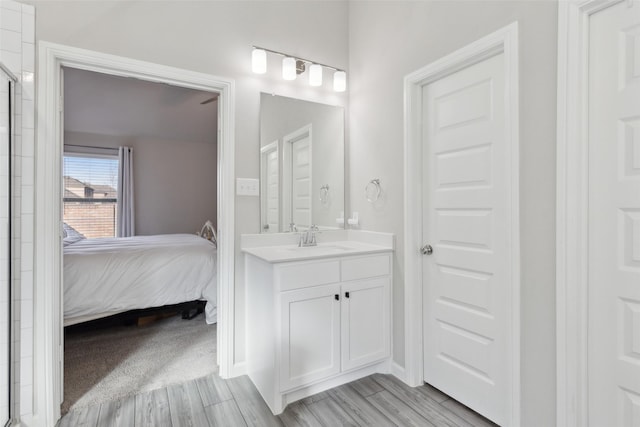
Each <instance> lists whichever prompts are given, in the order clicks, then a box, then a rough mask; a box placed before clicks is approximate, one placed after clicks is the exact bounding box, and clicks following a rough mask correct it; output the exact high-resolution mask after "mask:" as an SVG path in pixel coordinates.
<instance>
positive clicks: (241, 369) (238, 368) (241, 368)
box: [229, 362, 247, 378]
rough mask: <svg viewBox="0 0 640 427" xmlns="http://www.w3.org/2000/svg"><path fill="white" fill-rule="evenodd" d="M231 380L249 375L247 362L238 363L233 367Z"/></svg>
mask: <svg viewBox="0 0 640 427" xmlns="http://www.w3.org/2000/svg"><path fill="white" fill-rule="evenodd" d="M229 374H230V376H229V377H230V378H233V377H240V376H242V375H247V362H236V363H234V364H233V366H232V367H231V372H229Z"/></svg>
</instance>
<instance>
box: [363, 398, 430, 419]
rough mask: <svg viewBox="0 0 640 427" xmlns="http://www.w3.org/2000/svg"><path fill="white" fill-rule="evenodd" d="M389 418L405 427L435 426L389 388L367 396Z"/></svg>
mask: <svg viewBox="0 0 640 427" xmlns="http://www.w3.org/2000/svg"><path fill="white" fill-rule="evenodd" d="M366 399H367V400H368V401H369V402H371V404H372V405H373V406H375V407H376V408H378V410H380V412H382V413H383V414H384V415H385V416H386V417H387V418H389V419H390V420H391V421H393V422H394V423H396V424H397V425H399V426H403V427H426V426H429V427H435V424H433V423H430V422H429V421H427V420H426V419H425V418H424V417H422V416H421V415H420V414H418V413H417V412H416V411H414V410H412V409H411V408H410V407H408V406H407V405H406V404H405V403H404V402H403V401H401V400H400V399H398V398H397V397H395V396H394V395H393V394H391V393H390V392H388V391H387V390H383V391H380V392H378V393H376V394H373V395H371V396H369V397H367V398H366Z"/></svg>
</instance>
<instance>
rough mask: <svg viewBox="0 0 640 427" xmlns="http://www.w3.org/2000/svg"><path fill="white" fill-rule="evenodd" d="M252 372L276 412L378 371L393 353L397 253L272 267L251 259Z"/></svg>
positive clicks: (249, 356) (249, 355)
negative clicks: (393, 283) (393, 284)
mask: <svg viewBox="0 0 640 427" xmlns="http://www.w3.org/2000/svg"><path fill="white" fill-rule="evenodd" d="M245 273H246V283H247V306H246V309H247V371H248V374H249V376H250V378H251V379H252V381H253V382H254V384H255V385H256V387H257V388H258V390H259V391H260V393H261V394H262V396H263V397H264V399H265V401H266V402H267V404H268V405H269V407H270V408H271V410H272V411H273V412H274V413H275V414H277V413H280V412H282V410H283V409H284V407H285V406H286V405H287V403H290V402H293V401H295V400H298V399H300V398H303V397H305V396H308V395H311V394H314V393H317V392H319V391H322V390H324V389H327V388H330V387H335V386H336V385H339V384H342V383H346V382H349V381H353V380H355V379H357V378H360V377H363V376H366V375H369V374H371V373H373V372H385V371H387V370H388V363H389V357H390V351H391V339H390V326H391V317H390V307H391V277H392V271H391V251H386V252H376V253H373V254H355V255H344V256H340V257H335V258H323V259H311V260H308V259H305V260H300V261H290V262H280V263H278V262H268V261H265V260H264V259H261V258H259V257H257V256H253V255H250V254H248V255H247V256H246V258H245Z"/></svg>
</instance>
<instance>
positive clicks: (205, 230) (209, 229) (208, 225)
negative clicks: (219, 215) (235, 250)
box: [197, 221, 218, 247]
mask: <svg viewBox="0 0 640 427" xmlns="http://www.w3.org/2000/svg"><path fill="white" fill-rule="evenodd" d="M197 234H198V236H200V237H202V238H204V239H207V240H209V241H211V242H212V243H213V244H214V245H215V246H216V247H218V236H217V235H216V229H215V227H214V226H213V223H212V222H211V221H207V222H205V223H204V225H203V226H202V230H200V233H197Z"/></svg>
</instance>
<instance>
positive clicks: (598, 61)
mask: <svg viewBox="0 0 640 427" xmlns="http://www.w3.org/2000/svg"><path fill="white" fill-rule="evenodd" d="M589 37H590V43H589V44H590V48H589V49H590V51H589V138H588V141H589V239H588V240H589V278H588V280H589V285H588V295H589V297H588V298H589V299H588V337H587V342H588V355H587V360H588V378H589V379H588V382H589V384H588V390H589V391H588V399H589V409H588V410H589V425H591V426H605V425H606V426H621V427H622V426H640V2H637V1H636V2H634V3H633V6H632V7H629V5H628V4H627V2H622V3H619V4H617V5H615V6H611V7H609V8H607V9H605V10H603V11H600V12H598V13H596V14H594V15H593V16H592V17H591V25H590V34H589Z"/></svg>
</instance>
